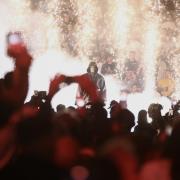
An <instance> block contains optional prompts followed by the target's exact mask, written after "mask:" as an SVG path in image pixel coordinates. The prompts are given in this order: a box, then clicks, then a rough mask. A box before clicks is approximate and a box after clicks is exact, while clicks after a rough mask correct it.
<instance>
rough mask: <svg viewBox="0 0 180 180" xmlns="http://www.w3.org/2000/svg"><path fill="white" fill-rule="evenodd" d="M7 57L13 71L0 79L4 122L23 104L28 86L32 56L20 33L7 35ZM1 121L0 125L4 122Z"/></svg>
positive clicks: (1, 110)
mask: <svg viewBox="0 0 180 180" xmlns="http://www.w3.org/2000/svg"><path fill="white" fill-rule="evenodd" d="M6 38H7V55H8V56H9V57H10V58H12V59H13V62H14V65H15V67H14V70H13V71H11V72H8V73H7V74H6V75H5V77H4V78H1V79H0V116H1V117H3V119H4V121H6V120H7V119H8V117H9V116H10V115H11V112H13V111H16V109H18V108H19V107H21V106H22V105H23V104H24V101H25V98H26V95H27V92H28V87H29V86H28V84H29V77H28V74H29V69H30V66H31V63H32V56H31V55H30V54H29V52H28V50H27V48H26V46H25V44H24V42H23V39H22V36H21V33H20V32H14V33H12V32H11V33H8V35H7V37H6ZM4 121H3V120H2V121H1V123H3V122H4Z"/></svg>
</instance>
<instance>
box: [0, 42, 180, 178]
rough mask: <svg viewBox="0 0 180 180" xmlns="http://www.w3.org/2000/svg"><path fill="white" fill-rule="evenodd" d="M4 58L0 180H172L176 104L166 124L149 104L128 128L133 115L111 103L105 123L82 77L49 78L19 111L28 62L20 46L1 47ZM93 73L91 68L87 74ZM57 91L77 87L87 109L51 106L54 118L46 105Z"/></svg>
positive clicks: (96, 96) (179, 144)
mask: <svg viewBox="0 0 180 180" xmlns="http://www.w3.org/2000/svg"><path fill="white" fill-rule="evenodd" d="M7 52H8V55H9V56H10V57H11V58H13V61H14V64H15V67H14V70H13V71H11V72H8V73H7V74H6V75H5V76H4V77H3V78H1V79H0V106H1V108H0V179H2V180H9V179H19V180H21V179H23V180H24V179H28V180H36V179H48V180H49V179H52V180H55V179H58V180H59V179H62V180H65V179H66V180H67V179H69V180H106V179H107V180H110V179H111V180H116V179H117V180H156V179H157V180H159V179H163V180H171V179H172V180H179V179H180V166H179V164H180V155H179V151H180V141H179V139H180V133H179V132H180V131H179V128H180V122H179V117H180V115H179V110H180V102H178V103H177V104H176V105H174V106H173V107H172V110H171V112H168V113H167V114H166V116H162V115H161V110H162V108H163V107H162V106H161V105H160V104H151V105H150V106H149V108H148V111H146V110H141V111H140V112H139V114H138V121H137V125H136V124H135V117H134V115H133V113H132V112H131V111H129V110H128V109H127V107H126V106H122V104H121V103H119V102H116V101H113V102H112V103H111V105H110V117H108V116H107V114H108V113H107V110H106V109H105V107H104V105H105V104H104V99H103V97H102V96H101V94H100V93H98V92H99V91H98V89H97V87H96V85H95V84H94V83H93V81H92V79H91V78H89V76H88V75H87V74H84V75H81V76H66V75H57V76H55V77H54V79H53V80H52V81H51V82H50V84H49V91H48V92H47V94H46V93H44V92H36V93H35V94H34V95H33V96H32V98H31V100H30V101H29V102H27V103H24V101H25V98H26V95H27V92H28V84H29V77H28V74H29V69H30V67H31V64H32V61H33V58H32V57H31V55H30V54H29V52H28V50H27V49H26V46H25V45H23V44H14V45H9V46H8V51H7ZM128 70H129V69H127V71H128ZM96 71H97V69H96V66H95V64H94V63H91V66H90V67H89V69H88V73H93V72H96ZM61 83H66V84H71V83H77V84H78V85H79V86H80V88H81V89H82V90H83V91H84V92H85V93H86V94H87V95H88V96H89V97H88V98H89V100H88V103H86V104H85V105H84V106H83V107H65V106H64V105H63V104H59V105H58V106H57V109H56V111H55V110H54V109H53V108H52V106H51V100H52V98H53V97H54V95H55V94H56V93H57V92H58V91H60V90H61V89H60V86H59V85H60V84H61ZM147 114H148V115H149V117H151V120H152V122H148V120H147ZM133 127H134V131H133V132H132V128H133Z"/></svg>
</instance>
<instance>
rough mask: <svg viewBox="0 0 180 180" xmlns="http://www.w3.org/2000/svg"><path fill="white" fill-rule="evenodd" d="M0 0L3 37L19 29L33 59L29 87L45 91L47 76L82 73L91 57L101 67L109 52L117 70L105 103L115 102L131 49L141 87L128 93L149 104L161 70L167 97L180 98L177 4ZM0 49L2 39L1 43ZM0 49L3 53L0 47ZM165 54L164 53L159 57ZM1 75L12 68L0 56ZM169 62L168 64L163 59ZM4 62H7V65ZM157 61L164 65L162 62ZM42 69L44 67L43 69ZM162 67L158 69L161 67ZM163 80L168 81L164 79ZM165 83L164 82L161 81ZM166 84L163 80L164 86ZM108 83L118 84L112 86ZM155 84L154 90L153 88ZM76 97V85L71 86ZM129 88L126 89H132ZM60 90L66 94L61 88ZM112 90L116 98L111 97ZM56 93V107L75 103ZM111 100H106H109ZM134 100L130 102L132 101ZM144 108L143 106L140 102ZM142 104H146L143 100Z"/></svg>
mask: <svg viewBox="0 0 180 180" xmlns="http://www.w3.org/2000/svg"><path fill="white" fill-rule="evenodd" d="M163 2H164V4H162V3H161V2H160V1H159V0H151V1H145V0H144V1H143V0H138V1H130V0H120V1H118V0H104V1H100V0H86V1H83V0H61V1H58V0H52V1H49V0H36V1H35V0H29V1H24V0H1V2H0V14H1V16H0V20H1V21H0V22H2V23H0V27H1V33H0V37H1V39H5V35H6V34H7V33H8V32H9V31H16V30H21V31H22V33H23V34H24V36H25V40H26V43H27V46H28V47H29V49H30V51H31V52H32V54H33V56H34V58H35V60H34V63H33V66H32V70H31V74H30V79H31V84H30V91H29V95H28V98H29V97H30V95H32V93H33V90H35V89H39V90H47V89H48V83H49V80H50V78H52V77H53V76H54V75H55V74H56V73H58V72H59V73H65V74H68V75H73V74H82V73H84V72H85V71H86V67H87V64H88V62H89V61H92V60H93V61H96V62H97V63H98V64H99V66H100V67H101V65H102V64H103V63H104V61H106V55H107V54H111V55H112V56H113V57H114V61H115V62H116V65H117V71H116V74H114V75H113V76H107V77H106V80H107V82H106V84H107V87H108V89H109V90H111V93H108V94H109V97H108V101H110V100H112V98H113V99H117V100H119V98H120V90H121V89H122V88H124V87H126V84H125V83H124V82H123V81H124V79H123V78H124V72H125V64H126V60H127V58H128V54H129V52H131V51H133V52H135V53H136V56H137V59H138V61H139V63H140V64H141V67H142V68H141V71H142V72H141V73H142V75H143V77H144V78H142V77H141V81H140V82H141V83H142V87H141V90H140V91H139V90H135V91H134V92H132V94H133V95H132V94H131V96H137V95H138V97H139V96H141V98H142V97H143V98H144V99H145V100H147V101H148V102H147V103H150V102H151V101H154V99H158V98H159V97H160V94H159V93H157V89H158V91H159V89H163V88H164V87H162V86H163V85H162V83H161V82H164V81H161V80H164V79H163V78H162V74H163V73H164V72H163V73H160V70H162V69H163V67H164V66H165V69H164V71H168V72H170V75H171V80H172V83H174V84H176V86H175V87H174V89H173V88H172V90H171V89H170V90H169V91H168V92H166V93H169V94H167V96H170V97H171V98H180V93H179V92H180V72H179V65H180V60H179V58H180V55H179V54H180V53H179V52H180V51H179V48H180V43H179V42H180V41H179V40H180V33H179V31H180V17H179V14H178V13H179V11H178V7H179V4H178V2H176V1H175V0H172V1H171V2H172V3H169V1H168V0H165V1H163ZM0 47H1V49H5V43H4V42H3V41H1V43H0ZM1 52H3V51H2V50H1ZM163 55H164V56H163ZM1 56H2V57H1V59H2V62H1V67H3V69H2V68H1V69H0V75H1V76H2V75H3V74H4V73H5V72H6V71H7V70H9V69H11V68H12V64H11V63H10V61H9V60H8V59H7V57H5V56H4V55H1ZM166 61H167V62H166ZM6 64H7V65H6ZM161 64H165V65H164V66H163V65H162V66H161ZM42 67H43V69H42ZM159 67H162V68H159ZM165 80H166V79H165ZM165 82H166V81H165ZM165 85H166V84H165ZM111 86H113V87H115V86H116V88H113V89H114V90H113V89H112V88H111ZM157 87H158V88H157ZM69 88H70V89H69V90H67V89H66V91H68V94H72V96H71V99H73V98H74V94H75V89H76V86H73V87H69ZM133 88H134V86H132V87H131V88H130V89H133ZM61 93H65V92H64V91H62V92H61ZM112 94H113V95H114V94H116V95H117V97H115V96H113V97H111V96H112ZM63 97H65V96H64V95H60V94H59V96H58V95H57V96H56V97H55V99H54V100H53V105H54V107H55V106H56V105H57V104H58V103H59V101H62V102H63V103H65V104H66V105H74V102H72V101H71V99H69V100H68V99H63ZM130 99H132V101H133V102H131V100H130V103H129V104H130V106H131V107H132V108H133V107H134V106H135V107H138V106H137V102H134V101H136V100H135V99H136V98H130ZM108 103H109V102H108ZM132 104H134V105H132ZM141 106H142V104H141ZM143 106H145V105H144V104H143Z"/></svg>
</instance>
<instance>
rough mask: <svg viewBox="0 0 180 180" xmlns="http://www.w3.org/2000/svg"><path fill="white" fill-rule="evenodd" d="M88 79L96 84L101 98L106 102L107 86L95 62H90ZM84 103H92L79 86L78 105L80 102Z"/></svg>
mask: <svg viewBox="0 0 180 180" xmlns="http://www.w3.org/2000/svg"><path fill="white" fill-rule="evenodd" d="M85 75H87V77H89V78H90V80H92V82H94V84H95V85H96V87H97V93H99V95H100V96H101V98H102V99H103V100H104V101H105V100H106V84H105V79H104V77H103V76H102V75H101V74H99V73H98V67H97V64H96V63H95V62H90V63H89V66H88V68H87V73H86V74H85ZM80 101H81V102H82V101H83V104H84V105H86V104H87V103H90V102H91V100H90V97H89V95H88V94H87V93H86V92H85V91H84V90H82V88H81V87H80V86H78V90H77V95H76V104H77V105H78V102H80Z"/></svg>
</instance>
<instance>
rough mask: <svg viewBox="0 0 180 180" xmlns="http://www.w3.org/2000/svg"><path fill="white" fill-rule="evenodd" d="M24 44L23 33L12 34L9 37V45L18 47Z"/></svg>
mask: <svg viewBox="0 0 180 180" xmlns="http://www.w3.org/2000/svg"><path fill="white" fill-rule="evenodd" d="M21 43H23V38H22V34H21V32H10V33H8V35H7V44H8V45H16V44H21Z"/></svg>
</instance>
